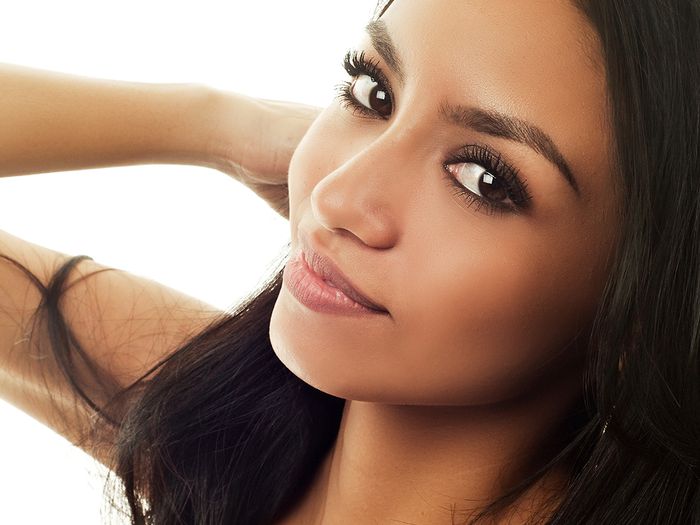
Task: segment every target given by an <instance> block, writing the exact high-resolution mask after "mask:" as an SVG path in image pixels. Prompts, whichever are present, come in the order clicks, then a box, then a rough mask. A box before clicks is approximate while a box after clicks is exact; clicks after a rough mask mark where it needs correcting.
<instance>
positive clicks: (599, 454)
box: [6, 0, 700, 525]
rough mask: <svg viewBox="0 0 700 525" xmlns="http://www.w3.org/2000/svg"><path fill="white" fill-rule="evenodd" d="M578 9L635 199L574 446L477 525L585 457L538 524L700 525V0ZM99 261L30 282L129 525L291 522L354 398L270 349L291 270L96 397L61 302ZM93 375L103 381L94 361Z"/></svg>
mask: <svg viewBox="0 0 700 525" xmlns="http://www.w3.org/2000/svg"><path fill="white" fill-rule="evenodd" d="M577 7H578V8H579V9H580V10H581V12H582V13H583V14H584V15H585V16H586V17H587V19H588V20H589V21H590V22H591V24H592V26H593V27H594V28H595V30H596V32H597V34H598V36H599V39H600V45H601V51H602V54H603V58H604V69H605V72H606V77H607V88H608V105H609V108H610V115H611V122H610V124H611V129H612V131H613V139H614V140H613V142H614V146H615V147H614V151H613V158H612V161H613V162H612V166H613V167H614V171H615V172H614V173H613V174H612V175H613V181H612V184H614V185H615V186H616V187H617V188H618V190H619V191H620V192H621V195H622V196H623V197H624V199H623V200H624V204H623V206H622V208H621V209H620V210H619V212H620V213H619V228H620V233H621V235H620V243H619V245H618V247H617V252H616V256H615V261H614V264H613V265H612V270H611V273H610V276H609V280H608V282H607V284H606V286H605V289H604V291H603V295H602V297H601V300H600V303H599V304H600V308H599V310H598V312H597V314H596V317H595V320H594V323H593V327H592V330H591V335H590V340H589V351H588V353H587V356H588V357H587V362H586V366H585V369H584V374H585V375H584V377H585V388H584V391H583V394H582V398H581V400H580V403H579V404H578V405H577V410H576V411H573V412H572V413H571V417H570V418H569V419H568V420H567V421H568V423H567V424H568V425H569V431H568V434H567V439H566V440H565V442H564V443H562V446H561V447H560V450H559V451H558V452H557V453H556V454H555V455H554V456H552V457H551V460H550V461H548V462H547V463H546V464H545V465H543V467H542V468H541V469H540V470H539V471H538V472H536V473H534V474H533V475H532V476H530V477H528V478H527V479H525V480H522V483H520V484H519V485H518V486H516V487H513V488H512V490H511V491H509V492H508V493H506V494H503V496H502V497H501V498H499V499H498V500H496V501H493V502H492V503H491V504H490V505H489V506H486V507H484V508H483V509H482V510H483V512H482V513H480V514H479V515H477V516H475V517H472V518H473V520H472V521H471V522H470V523H476V522H477V521H480V518H482V517H486V516H488V515H489V514H490V515H495V514H496V513H498V512H500V511H502V510H504V509H506V508H507V507H508V504H509V503H510V502H512V501H514V500H515V499H516V497H517V496H518V495H519V494H522V493H523V491H524V490H526V489H527V488H528V487H531V486H532V485H533V483H535V481H537V480H538V479H540V478H541V476H543V475H544V474H545V473H546V472H548V471H549V469H551V468H552V467H554V466H556V465H560V464H567V465H570V467H571V468H570V472H571V477H570V479H569V481H568V483H567V485H566V487H565V488H564V490H563V492H561V493H560V494H559V495H558V496H559V497H558V500H557V504H556V505H555V506H554V507H552V508H549V509H548V510H547V513H546V514H543V515H541V516H540V518H541V519H542V520H544V521H543V522H545V523H549V524H556V525H562V524H566V525H572V524H596V525H601V524H610V525H612V524H615V525H625V524H629V525H632V524H634V525H639V524H659V525H660V524H664V525H671V524H678V525H681V524H683V525H687V524H691V523H700V490H699V489H700V485H699V477H700V361H699V358H698V349H699V348H700V160H699V149H700V65H699V62H698V60H699V58H698V57H700V43H699V42H700V5H699V4H698V2H697V1H695V0H592V1H585V2H584V1H579V2H578V3H577ZM611 191H613V189H612V188H611ZM84 257H86V256H84V255H79V256H75V257H72V258H70V259H68V260H67V261H66V262H65V264H64V265H63V266H62V267H61V268H60V269H59V270H58V271H57V272H56V274H55V275H54V277H53V278H52V280H51V282H50V283H49V285H48V286H47V287H43V286H42V285H41V284H40V282H39V281H38V280H37V279H35V278H33V282H35V284H37V286H38V287H39V288H40V289H41V293H42V296H43V300H42V303H41V304H40V306H39V308H38V309H37V310H36V312H35V316H36V319H37V320H41V321H45V322H46V326H47V330H48V334H49V341H50V344H51V348H52V351H53V353H54V355H55V357H56V359H57V362H58V363H59V364H60V367H61V369H62V372H63V373H64V374H65V375H66V377H67V378H68V379H69V380H70V381H71V383H72V384H73V385H74V388H75V390H76V393H77V394H78V395H79V399H82V400H83V401H84V402H85V404H86V405H87V406H88V407H89V410H91V411H93V412H94V414H95V416H96V417H95V434H94V435H95V436H97V435H100V433H99V432H98V429H99V428H100V427H101V426H103V427H104V428H111V429H113V430H114V431H115V432H116V436H117V438H116V443H114V447H113V451H112V452H113V457H114V458H115V459H114V465H115V468H114V474H115V475H116V476H117V481H118V484H119V491H120V494H122V495H123V496H124V498H123V499H124V500H125V501H126V502H127V503H128V505H127V509H128V514H129V517H130V520H131V522H132V523H133V524H134V525H141V524H156V525H165V524H168V525H170V524H187V525H191V524H197V525H223V524H245V525H255V524H261V525H265V524H271V523H273V522H274V521H275V520H277V519H279V517H281V516H282V515H284V514H285V512H286V511H288V510H289V509H290V507H291V505H293V504H294V503H295V502H296V501H297V500H298V499H299V498H300V497H301V495H302V493H303V491H304V489H305V488H306V487H307V486H308V485H309V483H310V481H311V477H312V475H313V474H314V472H315V471H316V470H317V468H318V467H319V465H320V463H321V460H322V459H323V458H324V456H325V455H326V454H327V453H328V451H329V450H330V447H331V446H332V445H333V442H334V440H335V439H336V436H337V433H338V429H339V423H340V419H341V415H342V410H343V407H344V402H345V401H344V400H343V399H340V398H336V397H333V396H330V395H328V394H325V393H323V392H321V391H319V390H317V389H315V388H313V387H311V386H309V385H308V384H306V383H304V382H303V381H301V380H300V379H299V378H297V377H296V376H294V375H293V374H292V373H290V372H289V370H288V369H287V368H286V367H285V366H284V365H283V364H282V363H281V362H280V361H279V360H278V358H277V357H276V355H275V353H274V352H273V349H272V347H271V344H270V340H269V336H268V329H269V322H270V316H271V312H272V309H273V306H274V303H275V300H276V298H277V295H278V293H279V291H280V287H281V285H282V265H280V267H279V268H278V269H276V270H275V272H274V274H273V276H272V277H270V278H269V279H268V280H267V281H265V284H264V285H262V286H261V287H260V288H259V289H258V290H255V292H254V293H253V294H251V295H250V296H249V297H247V298H246V299H244V300H243V301H242V302H241V303H240V304H239V305H238V306H237V307H236V308H235V309H233V310H231V311H226V312H223V313H222V314H221V316H220V317H219V318H218V319H216V320H215V321H213V322H212V323H211V324H210V325H209V326H207V327H206V329H204V330H203V331H202V332H201V333H199V334H197V335H196V336H194V337H192V338H191V339H190V340H188V341H187V342H185V343H184V344H182V345H181V346H180V347H179V348H177V349H173V352H172V353H171V354H170V355H169V356H168V357H167V358H165V359H163V360H162V361H161V362H160V363H158V364H157V365H156V366H154V367H153V368H152V369H151V370H149V371H147V372H145V373H144V374H143V376H142V377H141V378H140V379H139V380H137V381H135V382H134V383H133V384H132V385H131V386H129V387H128V388H126V389H124V390H122V391H119V392H117V393H116V394H115V393H114V392H110V397H111V401H110V402H108V403H102V404H99V403H97V402H95V401H94V400H92V399H90V398H89V396H87V395H86V394H85V392H84V391H83V389H82V388H81V380H80V377H81V376H80V375H79V374H78V373H77V368H76V367H77V366H78V365H77V364H76V363H77V362H79V363H80V364H81V365H84V364H86V363H87V357H86V354H85V352H84V351H83V350H82V349H81V348H80V346H79V344H78V343H77V341H76V340H75V338H74V337H72V334H71V331H70V327H69V326H68V325H67V324H66V323H65V321H64V319H63V317H62V315H61V311H60V309H59V298H60V296H61V293H62V291H63V289H64V285H65V282H66V279H67V277H68V275H69V273H70V272H71V269H72V268H73V267H74V266H75V265H76V264H77V263H78V262H80V260H82V259H83V258H84ZM6 258H7V257H6ZM17 264H19V263H17ZM87 364H89V363H87ZM83 368H84V367H83ZM92 370H93V372H94V375H95V379H96V380H100V379H103V380H104V379H105V378H100V372H99V367H98V366H97V365H95V366H93V367H92ZM149 376H151V377H149ZM84 380H85V379H84V377H83V381H84ZM105 384H106V383H105ZM369 521H371V520H369Z"/></svg>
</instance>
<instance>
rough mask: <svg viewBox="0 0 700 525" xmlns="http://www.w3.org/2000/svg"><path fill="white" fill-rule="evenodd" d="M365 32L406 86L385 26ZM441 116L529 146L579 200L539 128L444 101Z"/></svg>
mask: <svg viewBox="0 0 700 525" xmlns="http://www.w3.org/2000/svg"><path fill="white" fill-rule="evenodd" d="M365 30H366V31H367V34H368V35H369V37H370V40H371V42H372V46H373V47H374V49H375V50H376V51H377V53H378V54H379V56H381V57H382V59H383V60H384V62H386V64H387V65H388V66H389V68H391V70H392V72H393V73H394V75H395V76H396V78H397V79H398V80H399V82H400V83H401V84H402V85H403V84H405V82H406V74H405V68H404V65H403V62H402V60H401V56H400V55H399V53H398V51H397V49H396V46H395V45H394V42H393V41H392V39H391V36H390V35H389V31H388V29H387V27H386V23H385V22H384V21H383V20H381V19H379V20H372V21H371V22H370V23H369V24H367V26H366V27H365ZM440 114H441V115H442V117H443V118H444V119H445V120H446V121H447V122H450V123H452V124H455V125H457V126H460V127H463V128H468V129H471V130H474V131H477V132H480V133H485V134H487V135H491V136H493V137H500V138H504V139H507V140H512V141H514V142H519V143H521V144H525V145H526V146H529V147H530V148H531V149H533V150H535V151H536V152H537V153H539V154H540V155H542V156H543V157H544V158H546V159H547V160H548V161H549V162H551V163H552V164H554V165H555V166H556V167H557V168H558V169H559V172H560V173H561V175H562V176H563V177H564V179H565V180H566V182H567V183H568V184H569V186H571V188H572V189H573V190H574V193H575V194H576V197H577V198H580V197H581V192H580V189H579V185H578V182H577V180H576V177H575V176H574V174H573V171H572V170H571V168H570V167H569V163H568V162H567V160H566V158H565V157H564V155H562V153H561V151H560V150H559V148H558V147H557V145H556V144H555V142H554V140H552V138H551V137H550V136H549V135H548V134H547V133H546V132H545V131H544V130H542V128H540V127H539V126H536V125H535V124H532V123H531V122H528V121H526V120H523V119H520V118H516V117H513V116H510V115H506V114H505V113H500V112H498V111H496V110H493V109H485V108H480V107H476V106H465V105H462V104H450V103H447V102H445V103H443V104H441V105H440Z"/></svg>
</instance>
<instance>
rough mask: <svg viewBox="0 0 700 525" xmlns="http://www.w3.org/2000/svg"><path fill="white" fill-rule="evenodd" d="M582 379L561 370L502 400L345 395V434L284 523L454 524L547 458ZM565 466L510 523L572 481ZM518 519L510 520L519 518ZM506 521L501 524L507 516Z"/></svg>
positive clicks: (520, 505) (531, 493)
mask: <svg viewBox="0 0 700 525" xmlns="http://www.w3.org/2000/svg"><path fill="white" fill-rule="evenodd" d="M579 386H580V385H579V383H578V382H577V381H575V380H573V379H572V376H569V375H566V374H561V378H560V379H558V380H557V381H556V382H550V383H548V384H547V387H546V388H544V389H542V390H540V391H539V392H537V393H534V394H530V395H528V396H523V397H521V398H518V399H517V400H512V401H510V402H508V403H500V404H499V405H498V406H495V405H490V406H479V407H463V406H460V407H458V406H411V405H386V404H378V403H370V402H362V401H347V402H346V404H345V408H344V411H343V416H342V420H341V425H340V429H339V434H338V438H337V440H336V442H335V444H334V446H333V448H332V449H331V451H330V452H329V454H328V455H327V456H326V458H325V460H324V461H323V463H322V464H321V465H320V467H319V469H318V471H317V473H316V477H315V479H314V480H313V481H312V483H311V485H310V487H309V489H308V491H307V492H306V494H305V497H304V498H303V499H302V500H301V501H300V502H299V504H298V505H297V506H296V507H295V508H294V509H292V513H291V514H290V515H289V516H288V517H287V518H286V519H285V521H283V522H281V523H283V524H284V525H291V524H303V525H312V524H313V525H344V524H348V523H367V522H368V518H370V517H371V521H372V522H373V523H416V522H420V523H421V524H426V525H427V524H433V523H434V524H444V523H452V521H447V520H451V519H452V511H454V517H455V518H456V519H462V520H464V519H465V518H467V517H469V516H470V515H472V514H473V512H474V511H475V510H478V509H477V507H482V506H483V505H485V504H486V503H488V501H489V500H491V499H492V498H495V497H496V496H498V495H499V494H500V493H501V492H502V491H504V490H505V489H507V488H509V487H510V486H512V485H513V484H515V483H516V482H517V481H519V480H521V479H522V478H523V477H525V476H527V475H528V474H530V473H532V472H533V471H534V469H535V468H536V467H538V466H540V465H541V464H542V461H543V460H544V459H548V457H549V454H550V453H551V452H552V451H554V450H555V448H556V444H557V443H558V441H557V440H558V439H559V438H560V437H561V436H560V435H559V432H560V424H561V421H562V419H563V417H564V416H565V415H566V413H567V412H568V410H570V409H571V407H572V405H573V404H574V403H575V402H576V400H577V399H578V397H579V395H580V393H581V391H580V388H579ZM566 477H567V471H566V470H565V468H563V467H562V468H559V469H557V470H555V471H552V472H551V473H549V474H548V475H546V476H544V477H543V478H542V479H541V480H540V481H539V482H538V483H537V484H535V486H533V487H532V488H531V489H530V490H528V491H526V493H525V494H523V495H522V496H521V497H520V498H519V499H518V500H517V501H516V502H515V504H513V505H511V507H510V510H511V511H512V512H514V513H515V514H511V515H510V516H509V519H508V521H503V523H524V522H525V521H526V520H527V517H528V516H530V515H531V512H529V511H528V510H527V509H537V506H540V507H541V506H542V504H543V502H544V501H545V498H546V497H548V496H549V497H551V496H552V495H553V494H556V493H557V492H556V491H557V490H559V489H560V488H561V486H562V483H564V482H565V481H566ZM514 516H515V520H516V521H512V520H513V519H514ZM499 523H500V522H499Z"/></svg>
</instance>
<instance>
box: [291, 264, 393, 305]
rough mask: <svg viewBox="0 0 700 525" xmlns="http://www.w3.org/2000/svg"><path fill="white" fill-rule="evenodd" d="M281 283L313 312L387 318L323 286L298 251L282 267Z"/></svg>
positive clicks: (319, 278) (330, 287)
mask: <svg viewBox="0 0 700 525" xmlns="http://www.w3.org/2000/svg"><path fill="white" fill-rule="evenodd" d="M283 281H284V283H285V285H286V286H287V288H288V289H289V291H290V292H291V293H292V295H293V296H294V297H295V298H296V299H297V300H298V301H299V302H300V303H301V304H303V305H304V306H306V307H308V308H310V309H311V310H314V311H316V312H322V313H329V314H341V315H356V316H357V315H360V316H366V315H386V314H387V312H380V311H377V310H372V309H371V308H367V307H366V306H364V305H362V304H360V303H358V302H356V301H353V300H352V299H350V298H349V297H348V296H347V295H345V294H344V293H343V292H342V291H340V290H339V289H338V288H334V287H333V286H331V285H329V284H328V283H326V282H325V281H324V280H323V279H322V278H321V277H320V276H319V275H318V274H316V273H314V272H313V271H312V270H311V268H309V266H308V264H306V261H305V260H304V257H303V255H302V253H301V252H300V251H299V252H297V255H296V256H295V257H293V258H292V259H290V260H289V262H288V263H287V265H286V266H285V267H284V272H283Z"/></svg>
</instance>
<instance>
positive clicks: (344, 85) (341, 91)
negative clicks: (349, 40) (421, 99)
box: [335, 50, 394, 120]
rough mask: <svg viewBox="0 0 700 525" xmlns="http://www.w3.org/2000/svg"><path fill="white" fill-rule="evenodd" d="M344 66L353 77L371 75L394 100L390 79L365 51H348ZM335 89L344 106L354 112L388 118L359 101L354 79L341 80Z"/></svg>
mask: <svg viewBox="0 0 700 525" xmlns="http://www.w3.org/2000/svg"><path fill="white" fill-rule="evenodd" d="M343 68H344V69H345V71H346V72H347V74H348V75H350V76H351V77H353V78H356V77H358V76H360V75H367V76H369V77H371V78H372V80H374V81H375V82H377V83H378V84H379V85H380V86H381V87H382V89H384V90H386V92H387V93H388V94H389V99H390V100H391V101H392V102H393V100H394V94H393V92H392V91H391V87H390V85H389V81H388V80H387V78H386V76H384V73H383V72H382V70H381V69H380V68H379V62H377V61H375V60H373V59H370V58H367V57H366V56H365V52H364V51H362V52H358V51H355V50H350V51H348V52H347V53H346V54H345V58H344V59H343ZM335 89H336V91H337V93H338V98H339V99H340V101H341V103H342V105H343V107H344V108H345V109H351V110H352V112H353V114H356V113H359V114H361V115H365V116H370V117H379V118H381V119H384V120H386V119H387V118H388V117H384V116H381V115H377V114H375V112H374V111H372V110H371V109H369V108H367V107H365V106H364V105H362V104H360V103H359V102H357V100H356V99H355V97H354V96H353V94H352V81H345V82H341V83H340V84H338V85H337V86H336V87H335Z"/></svg>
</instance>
